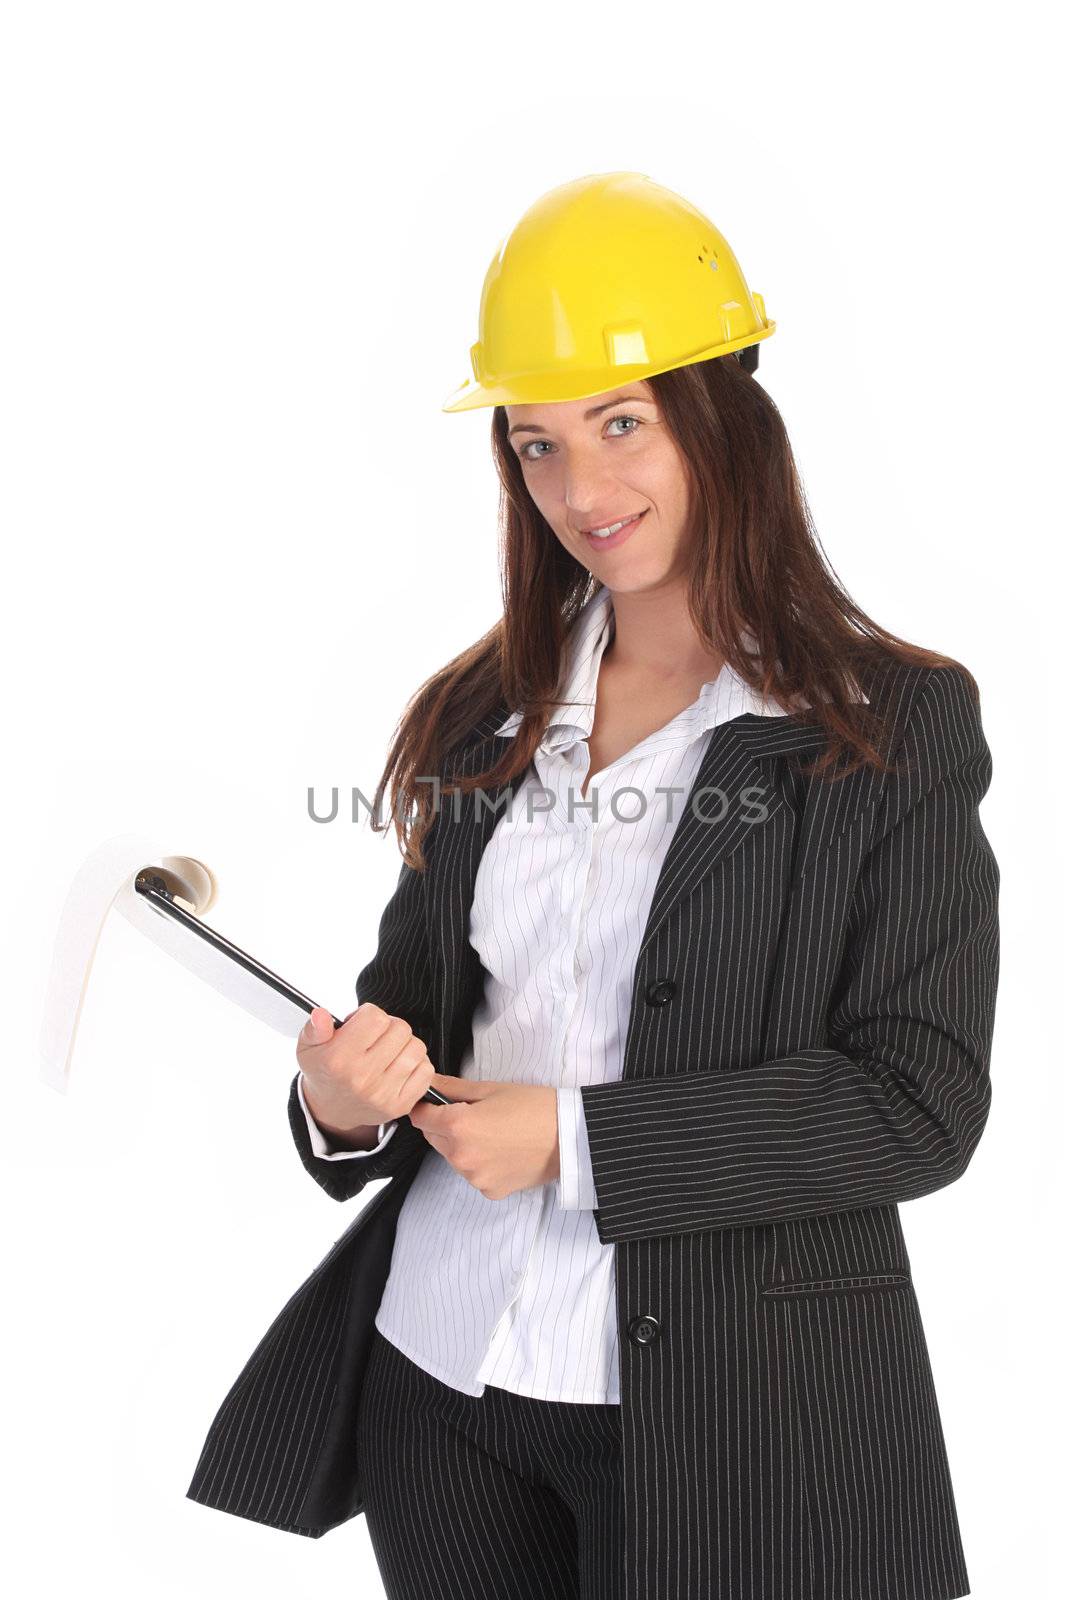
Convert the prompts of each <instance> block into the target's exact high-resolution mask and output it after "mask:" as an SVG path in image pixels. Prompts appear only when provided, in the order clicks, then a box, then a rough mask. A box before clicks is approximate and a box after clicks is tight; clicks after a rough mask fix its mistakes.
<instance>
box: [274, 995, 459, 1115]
mask: <svg viewBox="0 0 1067 1600" xmlns="http://www.w3.org/2000/svg"><path fill="white" fill-rule="evenodd" d="M296 1059H297V1061H298V1062H299V1063H300V1070H301V1071H302V1072H303V1074H304V1099H305V1101H306V1103H307V1108H308V1110H309V1111H310V1112H311V1115H312V1116H313V1117H314V1118H315V1121H316V1122H317V1123H318V1125H319V1127H320V1128H322V1129H323V1130H324V1131H325V1132H327V1133H328V1134H331V1135H333V1136H335V1137H338V1138H340V1137H348V1136H349V1135H353V1134H354V1135H356V1136H359V1135H361V1134H366V1133H367V1132H368V1129H369V1130H370V1131H371V1132H374V1135H375V1138H377V1131H376V1130H377V1126H378V1124H379V1123H380V1122H392V1120H393V1119H394V1118H395V1117H403V1116H406V1115H407V1113H408V1112H409V1111H410V1109H411V1107H412V1106H413V1105H414V1104H415V1103H416V1101H418V1100H421V1098H422V1096H423V1095H424V1094H425V1093H426V1090H427V1088H428V1086H429V1085H430V1083H431V1082H433V1081H434V1080H435V1079H436V1078H437V1076H438V1074H437V1073H436V1072H435V1071H434V1069H433V1064H432V1062H431V1061H430V1059H429V1057H428V1056H427V1054H426V1046H425V1045H424V1044H423V1042H422V1040H421V1039H420V1038H418V1037H417V1035H416V1034H414V1033H413V1032H412V1029H411V1024H410V1023H408V1022H405V1021H404V1019H403V1018H402V1017H393V1016H390V1014H389V1012H388V1011H383V1010H382V1009H381V1007H380V1006H376V1005H372V1004H371V1003H370V1002H369V1001H368V1002H367V1003H366V1004H365V1005H361V1006H358V1007H357V1008H356V1010H355V1011H353V1012H351V1013H350V1014H349V1015H348V1016H347V1017H346V1018H345V1020H344V1023H343V1025H342V1026H341V1027H340V1028H335V1027H334V1025H333V1019H332V1018H331V1016H330V1013H329V1012H328V1011H327V1010H326V1008H325V1007H324V1006H316V1007H315V1009H314V1011H312V1013H311V1015H310V1016H309V1017H308V1020H307V1022H306V1023H305V1024H304V1027H303V1029H302V1031H301V1034H300V1038H299V1040H298V1042H297V1047H296ZM448 1081H449V1082H450V1083H451V1081H452V1080H451V1079H449V1080H448ZM309 1091H310V1092H309Z"/></svg>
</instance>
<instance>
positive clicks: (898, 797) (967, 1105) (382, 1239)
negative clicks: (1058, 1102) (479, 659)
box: [187, 664, 999, 1600]
mask: <svg viewBox="0 0 1067 1600" xmlns="http://www.w3.org/2000/svg"><path fill="white" fill-rule="evenodd" d="M862 686H863V688H864V690H865V692H866V693H867V694H868V695H869V696H870V698H871V700H872V702H880V703H882V704H884V705H885V706H886V708H887V709H888V710H889V712H890V715H891V717H892V718H893V727H894V740H893V746H894V749H893V754H894V757H895V759H896V761H897V762H898V763H899V764H900V767H901V770H900V771H898V772H896V773H890V774H888V775H886V774H879V773H875V772H873V771H872V770H871V769H869V768H867V769H864V770H862V771H860V772H857V773H854V774H852V775H851V776H849V777H847V778H844V779H841V780H838V781H836V782H834V783H830V784H827V783H825V782H822V781H820V780H817V779H810V778H807V777H805V776H804V775H803V774H802V773H799V772H798V771H797V770H796V764H795V760H794V759H792V758H796V757H800V756H803V757H805V758H807V757H808V756H810V755H813V754H814V753H816V751H817V750H818V749H820V748H822V744H823V739H824V735H823V734H822V733H821V732H820V731H819V730H818V729H807V728H804V727H802V726H801V725H800V724H799V723H798V722H797V721H796V720H795V719H794V718H791V717H776V718H762V717H756V716H754V715H751V714H748V715H745V716H742V717H740V718H738V719H736V720H734V721H732V722H728V723H724V724H722V725H720V726H719V727H718V728H716V729H715V731H714V734H713V736H712V739H711V741H710V744H709V747H708V750H707V753H706V755H705V758H704V760H703V763H702V766H701V769H700V771H699V773H698V775H697V778H696V780H695V783H694V786H693V791H691V794H692V793H695V791H697V790H702V789H705V788H709V787H710V788H713V789H714V790H715V791H716V795H713V796H711V797H709V798H708V800H707V801H706V802H705V805H704V806H703V807H702V808H701V807H694V806H690V805H688V804H687V805H686V807H685V809H684V811H683V812H682V813H681V814H680V818H679V822H678V825H677V828H676V831H675V833H674V836H673V838H672V840H671V845H670V849H669V851H668V853H667V856H666V859H665V861H664V864H663V868H662V872H661V875H660V878H659V880H658V883H657V886H656V891H655V896H654V899H653V901H652V904H651V908H650V911H649V916H648V920H647V924H646V927H645V931H644V937H643V940H642V943H641V946H640V951H639V954H638V958H637V963H636V969H635V974H634V984H633V1003H632V1010H631V1016H630V1021H629V1027H628V1032H627V1037H626V1044H625V1056H624V1067H623V1073H622V1079H621V1081H619V1082H617V1083H604V1084H596V1085H588V1086H586V1087H585V1088H583V1090H582V1095H583V1100H584V1104H585V1114H586V1126H587V1129H588V1134H589V1146H590V1151H591V1155H592V1164H593V1173H594V1177H595V1181H596V1189H597V1197H598V1200H599V1209H598V1210H597V1211H596V1213H595V1216H596V1223H597V1228H598V1232H599V1235H600V1238H601V1239H602V1240H604V1241H609V1240H610V1241H612V1242H614V1244H615V1246H616V1284H617V1310H618V1317H619V1326H620V1331H621V1333H622V1339H621V1346H620V1360H621V1372H620V1383H621V1406H622V1410H621V1419H622V1427H623V1445H624V1458H625V1459H624V1486H625V1529H626V1532H625V1539H626V1573H627V1576H626V1590H625V1594H624V1595H622V1596H620V1600H712V1597H713V1600H949V1597H953V1596H960V1595H965V1594H968V1593H969V1592H970V1590H969V1585H968V1576H967V1569H966V1565H965V1561H964V1553H963V1549H962V1546H961V1541H960V1534H959V1527H958V1523H957V1516H956V1507H955V1503H954V1497H953V1489H952V1483H951V1479H950V1474H949V1465H948V1459H947V1453H946V1448H945V1441H944V1437H943V1431H942V1426H941V1420H940V1416H939V1410H938V1404H937V1399H936V1396H935V1390H934V1383H933V1378H932V1374H931V1368H930V1363H929V1359H928V1354H927V1347H926V1341H925V1337H924V1333H923V1327H922V1322H921V1318H920V1312H919V1305H918V1302H917V1299H916V1293H915V1288H914V1285H913V1282H912V1278H911V1271H910V1264H909V1257H908V1251H907V1248H906V1245H905V1240H904V1235H903V1232H902V1229H901V1223H900V1217H899V1212H898V1204H899V1202H900V1201H904V1200H913V1199H916V1198H917V1197H919V1196H920V1195H924V1194H929V1193H930V1192H931V1191H933V1190H935V1189H939V1188H941V1187H942V1186H943V1185H945V1184H948V1183H951V1182H953V1181H954V1180H955V1179H956V1178H958V1177H959V1176H960V1175H961V1174H962V1173H963V1171H964V1170H965V1168H966V1167H967V1164H968V1162H969V1161H970V1159H971V1156H972V1154H973V1152H974V1149H975V1146H976V1144H977V1142H978V1139H979V1137H980V1135H981V1133H982V1129H983V1127H984V1125H985V1122H986V1117H987V1114H988V1110H989V1104H990V1082H989V1059H990V1045H991V1036H992V1029H993V1016H994V1006H995V997H996V988H997V978H998V970H999V942H998V921H997V897H998V888H999V870H998V867H997V863H996V860H995V858H994V856H993V853H992V851H991V849H990V846H989V842H988V840H987V838H986V835H985V833H984V831H983V828H982V824H981V822H980V820H979V801H980V800H981V798H982V796H983V795H984V793H985V792H986V789H987V787H988V785H989V781H990V777H991V772H992V763H991V758H990V753H989V749H988V746H987V743H986V740H985V737H984V735H983V731H982V726H981V720H980V715H979V711H978V709H977V707H976V706H975V704H974V702H973V700H972V699H971V697H970V694H969V692H968V690H967V687H966V684H965V680H964V679H963V678H962V676H961V675H960V673H959V672H958V670H957V669H954V668H940V669H931V668H918V667H917V668H912V667H903V666H898V665H895V664H890V665H887V666H886V667H885V668H883V669H880V670H879V671H878V672H875V673H870V674H868V676H867V677H866V678H865V679H864V680H863V682H862ZM506 711H507V708H506V707H505V706H504V705H503V704H501V706H500V707H499V708H498V709H497V710H495V711H494V712H493V714H492V715H490V716H489V717H487V718H486V719H484V720H483V722H481V723H480V724H479V726H478V727H477V728H475V729H474V730H472V733H471V735H470V736H469V738H468V739H467V740H466V741H465V742H464V744H463V745H461V746H460V748H459V750H458V751H457V752H456V753H455V755H454V758H453V763H451V764H450V768H449V770H451V768H452V765H455V766H457V767H458V769H459V770H463V771H467V772H473V771H475V770H476V766H475V765H473V764H472V763H475V762H476V763H477V766H478V767H479V768H480V767H484V766H485V765H486V764H487V758H488V757H489V756H493V755H494V746H496V747H499V746H500V745H502V743H503V741H502V740H498V739H497V738H496V737H495V735H493V733H492V729H493V728H494V727H496V726H498V725H499V722H500V721H501V720H502V719H503V717H504V716H505V715H506ZM497 753H498V750H497ZM519 782H521V776H520V777H519V778H516V779H514V780H513V782H512V785H511V788H512V790H513V791H514V790H515V789H517V787H518V784H519ZM746 792H747V793H746ZM503 793H504V791H503V790H497V791H495V794H496V797H497V798H499V797H500V796H501V795H502V794H503ZM717 797H718V798H719V800H720V804H719V805H716V804H715V800H716V798H717ZM500 815H502V811H500V810H494V809H493V808H492V807H491V806H483V807H479V806H478V805H477V804H476V802H475V801H474V800H473V799H472V798H471V797H470V796H467V797H465V799H464V801H463V803H462V805H461V806H460V808H459V810H458V812H456V813H451V812H450V808H449V804H448V802H447V801H446V803H445V806H444V809H443V810H442V812H441V814H440V816H439V817H438V819H437V823H436V825H435V828H434V830H433V833H432V835H431V849H430V863H431V864H430V867H429V870H428V872H427V873H426V874H418V873H415V872H413V871H412V870H411V869H409V868H408V867H406V866H404V867H402V870H401V873H400V878H399V882H398V885H397V888H396V891H395V893H394V895H393V897H392V898H391V900H390V901H389V904H388V905H387V906H386V908H385V911H384V914H383V916H382V919H381V926H380V930H379V944H378V948H377V951H376V953H375V955H374V957H373V959H372V960H371V961H370V963H369V964H368V965H367V966H366V967H365V968H364V970H363V971H362V972H361V973H360V974H359V977H358V978H357V981H356V990H357V995H358V998H359V1000H360V1002H363V1001H367V1000H372V1001H374V1002H376V1003H377V1004H379V1005H381V1006H382V1007H384V1008H385V1009H386V1010H388V1011H389V1012H391V1013H393V1014H395V1015H399V1016H403V1017H405V1018H406V1019H407V1020H408V1021H410V1022H411V1024H412V1026H413V1028H414V1029H415V1032H416V1033H417V1034H418V1035H419V1036H420V1037H421V1038H423V1039H425V1040H426V1042H427V1045H428V1047H429V1050H430V1055H431V1059H432V1060H433V1061H434V1062H435V1064H436V1066H437V1067H438V1069H439V1070H440V1071H441V1072H455V1071H456V1070H457V1068H458V1065H459V1063H460V1061H461V1060H462V1057H463V1053H464V1050H465V1048H466V1046H467V1044H468V1042H469V1040H470V1038H471V1018H472V1013H473V1010H474V1007H475V1005H476V1004H477V1001H478V998H479V996H480V994H481V990H482V981H483V972H482V968H481V964H480V961H479V959H478V956H477V954H476V952H475V951H474V949H473V947H472V946H471V944H470V942H469V939H468V937H467V930H468V917H469V912H470V905H471V900H472V896H473V890H474V880H475V875H476V873H477V870H478V862H479V859H480V856H481V853H482V851H483V849H484V848H485V845H486V842H487V840H488V838H489V836H490V833H491V831H492V827H493V825H494V823H495V821H496V820H497V819H498V818H499V816H500ZM702 816H703V817H710V818H715V817H718V818H719V820H710V821H705V820H702ZM754 819H756V820H754ZM289 1120H290V1126H291V1128H292V1133H293V1137H294V1139H295V1141H296V1145H297V1148H298V1150H299V1153H300V1157H301V1159H302V1161H303V1164H304V1166H305V1167H306V1168H307V1170H308V1172H310V1173H311V1175H312V1177H314V1178H315V1180H316V1182H318V1183H319V1184H321V1185H322V1187H323V1188H324V1189H325V1190H326V1192H327V1193H328V1194H330V1195H331V1196H333V1198H334V1199H337V1200H347V1199H349V1198H350V1197H352V1196H353V1195H355V1194H357V1193H358V1192H359V1190H360V1189H361V1188H362V1187H363V1186H364V1185H365V1184H366V1183H367V1182H368V1181H370V1180H372V1179H376V1178H383V1177H385V1178H388V1179H389V1182H388V1183H386V1184H384V1185H383V1186H382V1187H381V1188H380V1189H379V1190H378V1192H377V1193H375V1194H374V1196H373V1198H372V1199H371V1200H370V1202H369V1203H368V1204H367V1205H366V1206H364V1207H363V1208H362V1209H361V1210H360V1212H359V1213H358V1215H357V1216H356V1218H355V1219H354V1221H353V1222H352V1224H351V1226H350V1227H349V1228H348V1229H347V1231H346V1232H345V1233H344V1234H342V1236H341V1237H340V1238H339V1239H338V1240H337V1241H336V1243H335V1244H334V1246H333V1248H332V1249H331V1250H330V1251H329V1253H328V1254H327V1255H326V1256H325V1257H324V1259H323V1260H322V1261H321V1262H320V1263H319V1265H318V1266H317V1267H316V1268H315V1270H314V1271H313V1272H312V1274H311V1275H310V1277H309V1278H308V1279H307V1280H306V1282H305V1283H303V1284H302V1285H301V1286H300V1287H299V1288H298V1289H297V1290H296V1291H295V1293H294V1294H293V1295H292V1297H291V1298H290V1299H289V1301H288V1302H287V1303H286V1305H285V1306H284V1307H283V1308H282V1310H281V1311H280V1312H279V1314H278V1316H277V1317H276V1318H275V1320H274V1322H273V1323H272V1325H271V1326H270V1328H269V1329H268V1330H267V1332H266V1333H265V1335H264V1336H263V1338H262V1340H261V1341H260V1343H259V1345H258V1346H257V1348H256V1349H255V1351H254V1352H253V1353H252V1355H251V1357H250V1358H249V1360H248V1362H247V1363H246V1365H245V1367H244V1369H243V1370H242V1371H241V1373H240V1374H239V1375H238V1377H237V1379H236V1381H235V1382H234V1384H233V1386H232V1388H231V1389H230V1391H229V1393H228V1394H227V1395H226V1396H225V1398H224V1400H223V1402H222V1404H221V1406H220V1408H219V1410H218V1412H217V1414H216V1416H215V1419H214V1421H213V1423H212V1424H211V1428H210V1431H209V1433H208V1436H207V1438H206V1440H205V1443H204V1446H203V1449H202V1452H201V1455H200V1459H199V1461H198V1463H197V1466H196V1470H195V1474H194V1476H193V1479H192V1482H191V1484H190V1487H189V1489H188V1491H187V1493H188V1495H189V1497H190V1498H192V1499H194V1500H197V1501H200V1502H201V1503H203V1504H204V1505H209V1506H213V1507H216V1508H217V1509H219V1510H223V1511H229V1512H232V1513H234V1514H235V1515H238V1516H242V1517H249V1518H253V1519H255V1520H257V1521H260V1522H265V1523H269V1524H270V1525H271V1526H273V1527H276V1528H283V1529H286V1530H288V1531H289V1532H293V1533H302V1534H307V1535H310V1536H312V1537H316V1536H318V1535H321V1534H322V1533H324V1532H326V1531H327V1530H328V1529H330V1528H332V1527H335V1526H337V1525H338V1524H339V1523H341V1522H343V1521H345V1520H346V1519H347V1518H349V1517H352V1516H354V1515H356V1514H358V1513H359V1512H360V1511H361V1510H362V1499H361V1489H360V1464H359V1461H358V1460H357V1459H356V1456H355V1452H354V1443H353V1442H354V1439H355V1414H356V1408H357V1405H358V1401H359V1394H360V1385H361V1381H362V1373H363V1363H364V1360H365V1356H366V1352H367V1348H368V1344H369V1340H370V1337H371V1329H372V1322H373V1316H374V1312H375V1309H376V1307H377V1304H378V1301H379V1298H380V1296H381V1291H382V1288H383V1286H384V1283H385V1277H386V1275H387V1273H388V1269H389V1260H390V1253H391V1249H392V1241H393V1237H394V1231H395V1224H396V1217H397V1213H398V1211H399V1208H400V1205H401V1203H402V1201H403V1198H404V1195H405V1193H406V1191H407V1188H408V1185H409V1184H410V1181H411V1178H412V1177H413V1175H414V1172H415V1170H416V1168H417V1166H418V1164H419V1161H420V1158H421V1156H422V1154H423V1152H424V1151H425V1150H426V1149H427V1148H428V1146H427V1145H426V1142H425V1140H424V1139H423V1136H422V1135H421V1133H419V1132H418V1130H417V1129H415V1128H413V1127H412V1125H411V1124H410V1123H409V1122H407V1121H403V1122H402V1123H401V1126H400V1127H399V1128H398V1130H397V1133H396V1134H395V1135H394V1137H393V1139H392V1140H391V1141H390V1143H389V1144H388V1146H387V1147H386V1148H385V1149H384V1150H383V1151H382V1152H381V1154H380V1155H378V1156H376V1157H373V1158H371V1159H369V1160H367V1161H359V1162H328V1161H321V1160H318V1159H317V1158H316V1157H315V1156H314V1155H313V1154H312V1153H311V1150H310V1146H309V1142H308V1137H307V1128H306V1124H305V1121H304V1118H303V1116H302V1114H301V1112H300V1109H299V1106H298V1104H297V1100H296V1078H295V1077H294V1078H293V1081H292V1084H291V1085H290V1092H289ZM413 1536H414V1537H417V1529H415V1530H413ZM428 1600H432V1597H428Z"/></svg>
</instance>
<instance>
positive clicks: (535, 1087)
mask: <svg viewBox="0 0 1067 1600" xmlns="http://www.w3.org/2000/svg"><path fill="white" fill-rule="evenodd" d="M430 1087H431V1088H434V1089H438V1090H440V1092H441V1094H443V1095H447V1096H448V1098H449V1099H450V1100H455V1101H458V1102H460V1103H459V1104H457V1105H451V1106H435V1105H432V1104H431V1103H430V1102H429V1101H426V1102H424V1103H420V1104H418V1105H414V1106H412V1108H411V1110H410V1111H409V1112H408V1118H409V1120H410V1121H411V1122H412V1123H413V1124H414V1126H415V1127H416V1128H419V1129H420V1130H421V1131H422V1133H424V1134H425V1136H426V1138H427V1139H428V1140H429V1142H430V1144H432V1145H433V1147H434V1149H435V1150H438V1151H439V1152H440V1153H441V1155H443V1156H444V1158H445V1160H446V1161H447V1162H448V1163H449V1165H450V1166H451V1167H454V1168H455V1170H456V1171H457V1172H458V1173H459V1174H460V1176H461V1177H463V1178H466V1180H467V1182H468V1183H469V1184H471V1185H472V1186H473V1187H474V1188H475V1189H478V1190H479V1191H480V1192H481V1193H482V1194H484V1195H485V1197H486V1199H487V1200H504V1199H506V1197H507V1196H508V1195H509V1194H514V1193H515V1191H516V1190H517V1189H534V1188H536V1187H537V1186H538V1185H539V1184H542V1183H552V1182H553V1181H554V1180H555V1179H556V1178H558V1177H559V1133H558V1127H557V1123H556V1091H555V1089H554V1088H552V1086H551V1085H550V1084H540V1083H499V1082H494V1081H492V1080H490V1081H486V1080H484V1079H483V1080H478V1079H475V1078H457V1077H453V1076H451V1075H450V1074H447V1073H440V1072H435V1073H434V1075H433V1079H432V1082H431V1085H430Z"/></svg>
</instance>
